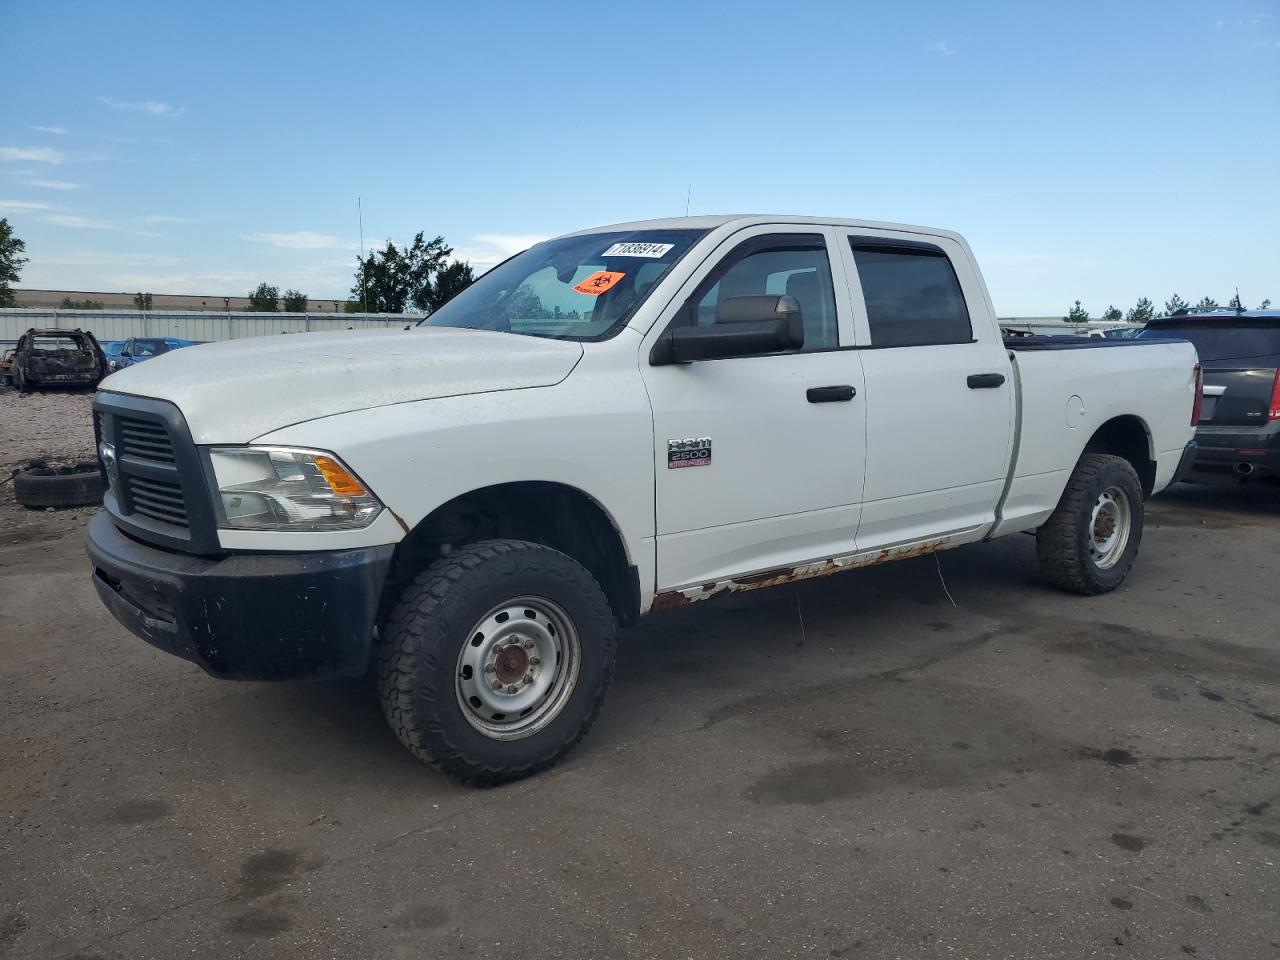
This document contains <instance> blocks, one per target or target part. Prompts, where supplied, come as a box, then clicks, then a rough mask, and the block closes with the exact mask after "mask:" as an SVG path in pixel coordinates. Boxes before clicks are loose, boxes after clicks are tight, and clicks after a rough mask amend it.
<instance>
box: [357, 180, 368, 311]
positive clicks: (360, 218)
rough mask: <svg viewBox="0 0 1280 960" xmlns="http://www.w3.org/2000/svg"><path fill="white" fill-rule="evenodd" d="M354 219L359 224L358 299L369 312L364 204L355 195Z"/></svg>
mask: <svg viewBox="0 0 1280 960" xmlns="http://www.w3.org/2000/svg"><path fill="white" fill-rule="evenodd" d="M356 220H357V222H358V223H359V225H360V299H361V300H362V301H363V302H364V312H365V313H368V312H369V278H368V276H367V274H368V268H367V267H366V266H365V262H364V204H363V203H362V202H361V200H360V198H359V197H358V196H357V197H356Z"/></svg>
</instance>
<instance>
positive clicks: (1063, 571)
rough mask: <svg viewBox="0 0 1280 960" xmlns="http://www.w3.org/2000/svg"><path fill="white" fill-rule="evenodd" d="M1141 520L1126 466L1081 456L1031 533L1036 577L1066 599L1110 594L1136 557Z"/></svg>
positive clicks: (1137, 488)
mask: <svg viewBox="0 0 1280 960" xmlns="http://www.w3.org/2000/svg"><path fill="white" fill-rule="evenodd" d="M1143 516H1144V515H1143V504H1142V484H1141V482H1140V481H1139V480H1138V475H1137V473H1135V472H1134V469H1133V467H1132V465H1130V463H1129V461H1127V460H1125V459H1124V458H1122V457H1114V456H1110V455H1106V454H1099V453H1087V454H1085V455H1084V456H1083V457H1081V458H1080V462H1079V463H1077V464H1076V468H1075V470H1074V471H1073V472H1072V474H1071V479H1069V480H1068V481H1067V487H1066V489H1065V490H1064V491H1063V493H1062V499H1061V500H1059V501H1058V507H1057V509H1056V510H1054V512H1053V514H1052V516H1050V517H1049V519H1048V520H1046V521H1045V523H1044V525H1043V526H1041V527H1040V529H1039V530H1037V531H1036V555H1037V557H1038V558H1039V560H1040V571H1041V572H1042V573H1043V574H1044V576H1045V578H1046V579H1047V580H1049V582H1050V583H1052V584H1053V585H1054V586H1056V587H1059V588H1061V589H1063V590H1067V591H1069V592H1071V593H1081V594H1086V595H1095V594H1099V593H1107V592H1108V591H1111V590H1114V589H1115V588H1116V587H1118V586H1120V584H1121V583H1123V582H1124V579H1125V577H1126V576H1127V575H1128V573H1129V570H1130V569H1131V568H1132V567H1133V562H1134V560H1135V559H1136V558H1137V556H1138V547H1139V546H1140V544H1141V542H1142V525H1143Z"/></svg>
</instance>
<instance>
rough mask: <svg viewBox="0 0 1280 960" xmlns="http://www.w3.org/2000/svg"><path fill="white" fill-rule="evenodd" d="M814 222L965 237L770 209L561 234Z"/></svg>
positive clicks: (957, 237) (959, 239)
mask: <svg viewBox="0 0 1280 960" xmlns="http://www.w3.org/2000/svg"><path fill="white" fill-rule="evenodd" d="M766 223H784V224H791V223H797V224H812V225H814V226H833V227H854V228H861V229H873V230H897V231H900V232H902V233H920V234H924V235H926V236H931V237H947V238H949V239H951V240H955V241H957V242H959V243H963V242H964V240H963V238H962V237H961V236H960V235H959V234H958V233H955V232H953V231H951V230H940V229H938V228H936V227H921V226H915V225H912V224H907V223H886V222H883V221H879V220H847V219H843V218H840V217H800V216H794V215H789V214H767V213H729V214H718V215H707V216H698V217H667V218H665V219H661V220H632V221H629V222H627V223H611V224H607V225H604V226H599V227H591V228H589V229H586V230H574V231H573V232H571V233H566V234H562V236H566V237H577V236H582V235H583V234H588V233H622V232H629V231H633V230H715V229H716V228H718V227H723V226H726V225H729V224H732V225H734V226H737V227H750V226H755V225H757V224H766Z"/></svg>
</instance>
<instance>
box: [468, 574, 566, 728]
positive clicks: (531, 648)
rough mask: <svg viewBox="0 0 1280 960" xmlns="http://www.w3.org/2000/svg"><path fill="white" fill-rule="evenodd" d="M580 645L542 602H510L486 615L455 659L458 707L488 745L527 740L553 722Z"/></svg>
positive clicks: (556, 609)
mask: <svg viewBox="0 0 1280 960" xmlns="http://www.w3.org/2000/svg"><path fill="white" fill-rule="evenodd" d="M581 666H582V644H581V642H580V640H579V638H578V631H577V628H576V627H575V626H574V623H573V620H572V619H571V618H570V617H569V615H568V614H567V613H566V612H565V611H564V608H563V607H561V606H560V605H559V604H557V603H554V602H553V601H551V600H548V599H547V598H546V597H515V598H513V599H511V600H506V601H504V602H502V603H500V604H498V605H497V606H496V607H494V608H493V609H492V610H490V611H489V612H488V613H486V614H485V615H484V616H483V617H481V618H480V620H479V621H478V622H477V623H476V625H475V626H474V627H472V628H471V630H470V632H469V633H468V634H467V638H466V640H465V641H464V642H463V645H462V650H461V651H460V652H459V653H458V665H457V671H456V676H457V684H456V686H457V691H458V705H459V706H460V707H461V708H462V715H463V716H464V717H466V720H467V723H469V724H470V725H471V726H472V727H473V728H475V729H476V730H478V731H479V732H480V733H482V734H484V735H485V736H486V737H489V738H491V739H493V740H519V739H521V738H522V737H528V736H532V735H533V734H535V733H537V732H538V731H539V730H542V729H543V728H544V727H546V726H547V724H549V723H551V722H552V721H553V720H554V719H555V718H556V717H558V716H559V715H560V713H561V711H562V710H563V709H564V706H565V704H566V703H568V702H569V698H570V697H571V696H572V695H573V690H574V687H575V686H577V683H578V673H579V671H580V670H581Z"/></svg>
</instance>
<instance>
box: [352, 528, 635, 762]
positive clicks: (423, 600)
mask: <svg viewBox="0 0 1280 960" xmlns="http://www.w3.org/2000/svg"><path fill="white" fill-rule="evenodd" d="M615 629H616V628H615V625H614V618H613V614H612V611H611V610H610V608H609V603H608V600H607V599H606V598H605V596H604V592H603V591H602V590H601V589H600V586H599V584H597V583H596V581H595V578H593V577H592V576H591V574H590V573H589V572H588V571H587V570H586V569H584V568H583V567H582V566H581V565H580V564H578V563H577V562H576V561H574V560H573V559H572V558H570V557H568V556H566V555H564V554H563V553H560V552H559V551H557V550H552V549H551V548H550V547H544V546H541V545H539V544H534V543H527V542H524V541H520V540H488V541H483V542H480V543H474V544H470V545H468V546H465V547H461V548H459V549H458V550H456V551H454V552H453V553H450V554H449V555H448V556H445V557H442V558H440V559H439V560H436V561H435V562H434V563H432V564H431V565H430V566H428V567H427V568H426V570H424V571H423V572H422V573H420V574H419V575H418V576H417V577H415V578H414V579H413V581H412V582H410V583H409V584H408V586H406V587H405V588H404V590H403V592H402V593H401V595H400V598H399V600H398V602H397V603H396V604H395V606H394V607H393V608H392V610H391V613H390V615H389V616H388V617H387V620H386V622H385V623H384V624H383V630H382V636H381V638H380V641H379V646H378V652H377V656H378V688H379V692H380V694H381V698H382V707H383V710H384V712H385V713H386V716H387V720H388V721H389V722H390V724H391V727H392V729H394V730H395V732H396V735H397V736H398V737H399V738H400V740H401V742H403V743H404V745H405V746H406V747H408V748H409V750H410V751H412V752H413V754H414V755H415V756H417V757H418V758H419V759H421V760H424V761H426V762H427V763H430V764H431V765H433V766H435V767H436V768H438V769H439V770H442V771H443V772H445V773H447V774H449V775H450V776H453V777H455V778H457V779H458V780H461V781H463V782H464V783H472V784H476V785H485V786H488V785H494V784H499V783H505V782H507V781H511V780H517V779H520V778H521V777H526V776H529V775H530V774H533V773H536V772H538V771H539V770H543V769H545V768H547V767H550V766H553V765H554V764H556V763H558V762H559V761H560V760H561V759H562V758H563V757H564V756H565V754H567V753H568V752H569V751H570V750H571V749H572V748H573V746H574V745H575V744H576V743H577V742H578V741H579V740H580V739H582V737H583V736H584V735H585V734H586V732H587V730H588V729H589V728H590V726H591V724H592V722H593V721H594V720H595V718H596V715H597V714H598V713H599V712H600V707H601V706H602V705H603V703H604V699H605V695H606V694H607V692H608V689H609V684H610V682H611V681H612V679H613V668H614V655H615V649H616V641H615Z"/></svg>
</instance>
